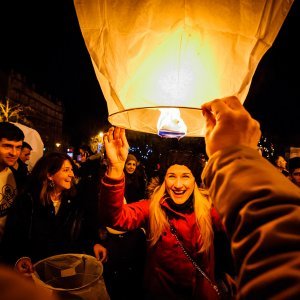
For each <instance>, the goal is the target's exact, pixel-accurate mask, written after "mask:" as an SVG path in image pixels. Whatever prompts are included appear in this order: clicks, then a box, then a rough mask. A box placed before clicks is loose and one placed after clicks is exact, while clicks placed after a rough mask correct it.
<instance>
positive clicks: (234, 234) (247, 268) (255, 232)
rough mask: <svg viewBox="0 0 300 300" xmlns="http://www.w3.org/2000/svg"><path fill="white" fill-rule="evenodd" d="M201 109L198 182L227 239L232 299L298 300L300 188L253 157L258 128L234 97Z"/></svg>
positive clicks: (299, 291) (263, 161) (271, 166)
mask: <svg viewBox="0 0 300 300" xmlns="http://www.w3.org/2000/svg"><path fill="white" fill-rule="evenodd" d="M202 108H203V112H204V117H205V118H206V124H207V133H206V137H205V140H206V149H207V154H208V155H209V161H208V164H207V165H206V167H205V169H204V171H203V174H202V179H203V181H204V183H205V185H206V187H207V188H208V190H209V194H210V197H211V198H212V201H213V202H214V204H215V205H216V207H217V208H218V210H219V212H220V213H221V215H222V219H223V221H224V224H225V226H226V228H227V231H228V232H229V234H230V236H231V249H232V252H233V255H234V259H235V262H236V266H237V269H238V282H237V283H238V298H239V299H300V231H299V228H300V218H299V216H300V189H299V188H298V187H296V186H294V185H293V184H292V183H291V182H290V181H289V180H288V179H287V178H286V177H285V176H283V175H282V174H281V173H280V172H278V171H277V170H276V168H275V167H274V166H273V165H272V164H271V163H270V162H269V161H267V160H266V159H265V158H263V157H262V156H261V155H260V154H259V153H258V151H257V150H256V147H257V143H258V139H259V136H260V129H259V124H258V123H257V121H255V120H254V119H253V118H252V117H251V116H250V114H249V113H248V112H247V111H246V110H245V108H244V107H243V106H242V105H241V104H240V102H239V101H238V100H237V99H236V98H233V97H230V98H225V99H221V100H215V101H212V102H209V103H207V104H205V105H203V107H202Z"/></svg>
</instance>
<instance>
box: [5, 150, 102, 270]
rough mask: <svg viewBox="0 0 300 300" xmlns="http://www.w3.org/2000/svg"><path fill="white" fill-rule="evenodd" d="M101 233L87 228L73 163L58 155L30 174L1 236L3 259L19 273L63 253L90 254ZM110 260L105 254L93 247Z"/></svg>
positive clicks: (48, 156)
mask: <svg viewBox="0 0 300 300" xmlns="http://www.w3.org/2000/svg"><path fill="white" fill-rule="evenodd" d="M96 236H97V228H91V226H89V219H88V218H87V215H86V210H85V204H84V202H83V198H82V197H80V196H79V195H77V194H76V189H75V186H74V163H73V161H72V159H71V158H70V157H69V156H68V155H66V154H64V153H59V152H52V153H48V154H46V155H44V156H43V157H42V158H40V160H39V161H38V162H37V163H36V164H35V166H34V168H33V169H32V172H31V178H30V184H29V186H28V188H27V190H26V191H25V192H24V193H22V194H21V195H19V196H18V197H17V198H16V201H15V203H14V206H13V208H12V210H11V213H10V215H9V216H8V219H7V227H6V232H5V236H4V237H3V252H4V253H3V257H4V261H5V262H7V263H14V262H16V260H17V262H16V265H15V266H16V269H17V270H18V271H19V272H21V273H30V272H33V266H32V262H36V261H38V260H40V259H43V258H46V257H49V256H52V255H57V254H64V253H87V254H89V252H91V253H92V250H91V249H93V243H94V240H95V239H94V237H95V238H96ZM94 249H95V251H97V253H95V254H96V256H97V257H99V256H100V258H101V259H105V258H106V249H105V248H103V247H102V246H101V245H99V244H98V245H96V246H95V247H94Z"/></svg>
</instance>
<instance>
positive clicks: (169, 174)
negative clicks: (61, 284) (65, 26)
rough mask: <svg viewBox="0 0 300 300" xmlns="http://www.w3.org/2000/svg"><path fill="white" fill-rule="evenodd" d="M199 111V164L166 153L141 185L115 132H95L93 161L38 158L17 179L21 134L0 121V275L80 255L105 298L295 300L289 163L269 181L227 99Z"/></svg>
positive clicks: (296, 181)
mask: <svg viewBox="0 0 300 300" xmlns="http://www.w3.org/2000/svg"><path fill="white" fill-rule="evenodd" d="M202 111H203V116H204V118H205V121H206V128H207V130H206V136H205V145H206V154H207V156H208V161H207V162H206V163H203V157H200V156H199V155H198V154H197V153H194V152H189V151H186V150H179V149H173V150H171V151H169V152H168V153H165V155H163V156H162V159H161V161H160V162H158V165H159V168H158V169H157V171H156V172H155V176H153V177H151V178H149V177H148V176H147V174H146V173H145V170H144V168H142V166H141V165H140V162H139V160H138V159H137V157H136V156H135V155H134V154H133V153H129V144H128V141H127V138H126V132H125V129H122V128H118V127H111V128H110V129H109V130H108V132H106V133H105V134H104V137H103V141H104V149H105V152H104V154H103V153H101V155H98V154H93V153H91V152H89V151H88V149H87V148H85V147H81V148H80V154H79V156H78V159H77V158H76V159H75V161H74V159H72V158H71V157H70V156H68V155H67V154H64V153H61V152H49V153H45V154H44V155H43V156H42V157H41V158H40V159H39V160H38V161H37V162H36V164H35V165H34V167H33V169H32V170H31V171H30V172H29V171H28V169H27V168H26V160H28V159H29V156H30V151H31V150H32V148H31V146H30V145H29V144H28V143H26V142H25V141H24V134H23V132H22V130H21V129H19V128H18V127H16V126H15V125H13V124H11V123H9V122H2V123H0V185H1V187H0V188H1V199H0V262H1V264H2V265H3V267H1V268H3V270H4V271H5V272H6V271H7V270H9V271H8V274H10V275H9V276H14V275H12V274H11V272H13V273H14V274H22V275H23V277H26V278H30V274H32V272H34V266H35V263H36V262H38V261H39V260H41V259H44V258H47V257H50V256H53V255H57V254H64V253H85V254H89V255H94V256H95V257H96V258H97V259H98V260H99V262H100V263H102V264H103V267H104V272H103V278H104V281H105V284H106V288H107V291H108V294H109V297H110V299H112V300H114V299H116V300H118V299H121V300H122V299H146V300H147V299H158V300H159V299H171V300H172V299H174V300H175V299H178V300H179V299H209V300H210V299H297V298H298V297H300V258H299V257H300V255H299V254H300V234H299V230H298V228H299V225H300V224H299V223H300V219H299V215H300V189H299V186H300V158H299V157H295V158H292V159H290V160H289V162H288V167H287V164H286V162H284V161H283V157H280V158H279V159H278V167H277V169H279V171H280V172H278V170H277V169H276V166H274V165H272V164H271V163H270V162H269V161H267V160H266V159H265V158H263V157H262V156H261V154H260V153H259V151H257V144H258V141H259V138H260V134H261V133H260V128H259V123H258V122H257V121H256V120H254V119H253V118H252V117H251V116H250V114H249V113H248V112H247V111H246V110H245V108H244V107H243V106H242V105H241V104H240V102H239V101H238V100H237V99H236V98H235V97H228V98H224V99H220V100H214V101H212V102H208V103H206V104H204V105H203V106H202ZM103 155H105V157H104V156H103ZM4 266H5V267H4ZM18 276H19V275H18ZM16 278H19V277H16ZM0 281H1V279H0ZM20 282H21V281H20ZM22 284H23V283H22ZM26 284H27V283H26ZM6 293H7V291H6ZM0 296H1V291H0Z"/></svg>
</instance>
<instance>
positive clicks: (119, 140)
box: [99, 127, 233, 300]
mask: <svg viewBox="0 0 300 300" xmlns="http://www.w3.org/2000/svg"><path fill="white" fill-rule="evenodd" d="M104 144H105V150H106V155H107V158H108V160H109V165H108V170H107V173H106V175H105V176H104V178H103V179H102V187H101V192H100V206H99V207H100V208H99V212H100V213H102V215H103V214H104V218H105V220H106V222H107V224H109V225H110V226H112V227H113V228H115V229H119V230H134V229H136V228H138V227H144V228H146V231H147V236H148V254H147V261H146V267H145V298H146V299H210V300H211V299H218V298H219V295H218V294H217V292H216V289H215V285H216V280H217V277H218V275H219V274H221V273H222V272H224V271H225V272H230V271H232V269H233V268H232V265H230V264H229V266H228V265H226V264H227V263H229V262H230V261H231V256H230V246H229V243H228V240H227V238H226V233H225V231H224V227H223V225H222V223H221V220H220V218H219V215H218V213H217V211H216V210H215V208H214V207H213V206H212V203H211V201H210V199H209V198H208V197H207V195H206V194H205V193H204V191H202V190H199V188H198V185H197V182H198V180H200V174H201V163H200V159H199V160H198V159H196V157H195V156H194V155H192V154H191V153H188V152H181V151H179V152H178V151H173V152H170V153H168V154H167V155H166V159H165V161H164V162H162V164H161V168H160V176H159V177H158V178H156V180H155V181H154V182H152V183H151V186H152V189H153V193H152V195H151V197H150V199H149V200H143V201H138V202H135V203H130V204H124V201H123V198H124V189H125V180H124V172H123V168H124V164H125V161H126V158H127V154H128V149H129V145H128V142H127V139H126V136H125V130H124V129H121V128H118V127H116V128H114V127H112V128H110V129H109V131H108V132H107V133H106V134H105V135H104ZM216 237H221V240H222V241H223V242H222V243H218V249H215V244H216V243H215V238H216ZM219 240H220V239H219ZM216 251H218V252H219V253H222V255H223V258H224V260H223V261H221V260H220V259H218V264H216V261H217V256H218V257H220V256H219V255H217V253H216ZM226 254H227V256H226ZM227 267H228V268H227ZM199 269H201V271H200V270H199ZM203 274H204V275H203Z"/></svg>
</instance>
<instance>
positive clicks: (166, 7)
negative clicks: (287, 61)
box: [74, 0, 293, 138]
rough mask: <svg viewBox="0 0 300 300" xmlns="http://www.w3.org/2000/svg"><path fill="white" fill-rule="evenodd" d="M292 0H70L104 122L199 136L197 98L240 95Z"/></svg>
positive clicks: (199, 101) (201, 131) (202, 130)
mask: <svg viewBox="0 0 300 300" xmlns="http://www.w3.org/2000/svg"><path fill="white" fill-rule="evenodd" d="M292 3H293V0H257V1H253V0H240V1H238V0H231V1H224V0H219V1H217V0H214V1H205V0H202V1H201V0H140V1H136V0H123V1H120V0H74V4H75V9H76V13H77V17H78V21H79V26H80V29H81V32H82V35H83V38H84V41H85V44H86V47H87V50H88V52H89V54H90V57H91V61H92V64H93V67H94V70H95V74H96V76H97V79H98V81H99V84H100V86H101V89H102V92H103V95H104V97H105V99H106V101H107V107H108V114H109V116H108V120H109V122H110V123H111V124H112V125H115V126H119V127H123V128H127V129H131V130H135V131H142V132H147V133H154V134H159V135H160V136H162V137H177V138H180V137H182V136H191V137H199V136H204V134H205V126H204V119H203V117H202V113H201V109H200V107H201V104H202V103H204V102H207V101H210V100H213V99H216V98H222V97H226V96H231V95H235V96H237V97H238V98H239V100H240V101H241V103H243V102H244V101H245V98H246V96H247V94H248V91H249V88H250V84H251V80H252V77H253V75H254V72H255V70H256V68H257V65H258V63H259V61H260V60H261V58H262V57H263V55H264V54H265V53H266V51H267V50H268V49H269V48H270V47H271V46H272V43H273V42H274V40H275V38H276V36H277V34H278V32H279V30H280V28H281V26H282V24H283V22H284V20H285V18H286V16H287V14H288V11H289V10H290V8H291V5H292Z"/></svg>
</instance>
